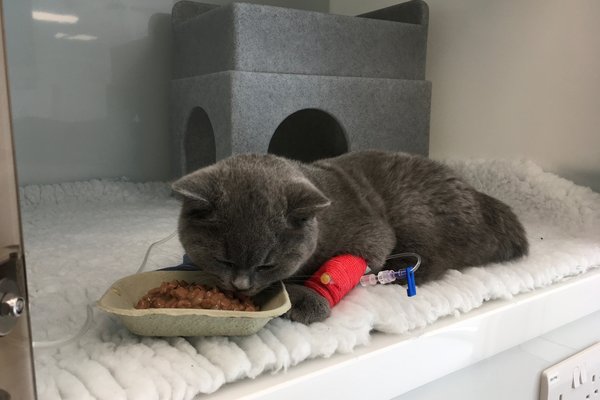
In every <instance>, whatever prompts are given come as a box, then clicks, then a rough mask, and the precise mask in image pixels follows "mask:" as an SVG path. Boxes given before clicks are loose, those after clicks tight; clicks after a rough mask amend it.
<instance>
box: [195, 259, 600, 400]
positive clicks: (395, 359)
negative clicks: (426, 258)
mask: <svg viewBox="0 0 600 400" xmlns="http://www.w3.org/2000/svg"><path fill="white" fill-rule="evenodd" d="M598 310H600V270H597V271H591V272H588V273H586V274H584V275H581V276H578V277H575V278H571V279H569V280H566V281H564V282H562V283H559V284H556V285H553V286H551V287H549V288H545V289H539V290H536V291H533V292H531V293H525V294H521V295H519V296H516V297H515V298H514V299H512V300H506V301H492V302H489V303H486V304H484V305H483V306H482V307H480V308H479V309H477V310H474V311H471V312H469V313H467V314H465V315H462V316H460V317H450V318H445V319H442V320H440V321H438V322H436V323H435V324H433V325H431V326H429V327H427V328H425V329H422V330H419V331H415V332H412V333H411V334H410V335H385V334H377V333H375V334H374V335H373V339H372V342H371V344H370V345H369V346H364V347H361V348H358V349H356V350H355V351H354V352H353V353H351V354H337V355H335V356H332V357H331V358H328V359H315V360H310V361H305V362H303V363H301V364H299V365H298V366H295V367H292V368H290V369H289V370H288V371H287V372H280V373H278V374H274V375H264V376H260V377H258V378H256V379H254V380H244V381H240V382H235V383H232V384H228V385H225V386H224V387H223V388H221V389H220V390H219V391H217V392H216V393H214V394H212V395H209V396H202V398H203V399H207V400H208V399H210V400H225V399H248V400H249V399H261V400H280V399H286V400H295V399H298V400H300V399H302V400H305V399H315V400H317V399H323V398H327V399H331V398H338V397H339V398H344V399H361V400H364V399H365V398H368V399H390V398H393V397H395V396H399V395H401V394H403V393H406V392H408V391H410V390H412V389H414V388H417V387H419V386H421V385H424V384H426V383H428V382H431V381H433V380H435V379H438V378H441V377H443V376H445V375H447V374H449V373H451V372H454V371H457V370H459V369H461V368H465V367H467V366H469V365H472V364H474V363H476V362H478V361H481V360H483V359H485V358H488V357H490V356H493V355H495V354H497V353H499V352H501V351H504V350H506V349H509V348H511V347H513V346H516V345H519V344H521V343H524V342H526V341H528V340H530V339H533V338H535V337H537V336H540V335H543V334H544V333H547V332H549V331H551V330H553V329H556V328H558V327H560V326H563V325H565V324H568V323H569V322H572V321H575V320H577V319H579V318H582V317H584V316H586V315H588V314H591V313H593V312H594V311H598Z"/></svg>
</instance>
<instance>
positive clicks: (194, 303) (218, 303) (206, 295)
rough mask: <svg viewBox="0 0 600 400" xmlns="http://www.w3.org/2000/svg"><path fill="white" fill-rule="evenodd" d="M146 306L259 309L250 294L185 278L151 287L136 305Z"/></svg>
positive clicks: (143, 307) (230, 309) (237, 309)
mask: <svg viewBox="0 0 600 400" xmlns="http://www.w3.org/2000/svg"><path fill="white" fill-rule="evenodd" d="M135 308H137V309H145V308H203V309H210V310H229V311H258V310H259V308H258V307H257V306H256V305H254V303H253V302H252V299H251V298H250V297H248V296H242V295H237V294H234V293H233V292H228V291H224V292H222V291H220V290H219V289H217V288H209V287H207V286H204V285H200V284H197V283H188V282H186V281H184V280H174V281H170V282H163V283H162V284H161V285H160V286H158V287H155V288H153V289H150V290H149V291H148V293H146V294H145V295H144V296H142V298H141V299H140V300H139V301H138V302H137V304H136V305H135Z"/></svg>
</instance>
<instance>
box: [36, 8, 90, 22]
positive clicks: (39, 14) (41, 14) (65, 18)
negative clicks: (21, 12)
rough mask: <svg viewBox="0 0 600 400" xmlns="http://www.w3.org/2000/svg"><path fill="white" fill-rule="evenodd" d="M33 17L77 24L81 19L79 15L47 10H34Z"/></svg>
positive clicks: (39, 19)
mask: <svg viewBox="0 0 600 400" xmlns="http://www.w3.org/2000/svg"><path fill="white" fill-rule="evenodd" d="M31 17H32V18H33V19H36V20H38V21H47V22H58V23H59V24H75V23H77V21H79V17H78V16H77V15H71V14H56V13H51V12H46V11H32V12H31Z"/></svg>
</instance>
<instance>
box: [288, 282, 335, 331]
mask: <svg viewBox="0 0 600 400" xmlns="http://www.w3.org/2000/svg"><path fill="white" fill-rule="evenodd" d="M285 287H286V289H287V292H288V294H289V296H290V301H291V303H292V308H291V309H290V310H289V311H288V312H287V313H286V317H288V318H289V319H291V320H292V321H297V322H301V323H303V324H310V323H313V322H320V321H323V320H325V319H326V318H327V317H329V315H330V314H331V308H330V306H329V302H328V301H327V300H326V299H325V298H324V297H323V296H321V295H319V294H317V293H316V292H315V291H314V290H312V289H310V288H308V287H306V286H304V285H296V284H286V285H285Z"/></svg>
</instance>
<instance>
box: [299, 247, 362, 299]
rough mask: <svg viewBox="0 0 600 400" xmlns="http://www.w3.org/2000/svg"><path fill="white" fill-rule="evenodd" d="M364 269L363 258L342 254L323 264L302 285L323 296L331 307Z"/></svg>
mask: <svg viewBox="0 0 600 400" xmlns="http://www.w3.org/2000/svg"><path fill="white" fill-rule="evenodd" d="M366 269H367V262H366V261H365V260H364V259H363V258H361V257H357V256H353V255H350V254H343V255H340V256H336V257H333V258H332V259H330V260H329V261H327V262H326V263H325V264H323V265H322V266H321V268H319V270H318V271H317V272H315V273H314V274H313V276H311V277H310V279H309V280H307V281H306V282H304V285H305V286H308V287H309V288H311V289H312V290H314V291H315V292H317V293H318V294H320V295H321V296H323V297H325V298H326V299H327V301H329V305H330V306H331V307H333V306H334V305H336V304H337V303H339V302H340V300H341V299H342V297H344V296H345V295H346V294H347V293H348V292H349V291H350V290H352V289H353V288H354V287H355V286H356V285H358V282H359V281H360V277H361V276H363V274H364V273H365V271H366Z"/></svg>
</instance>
